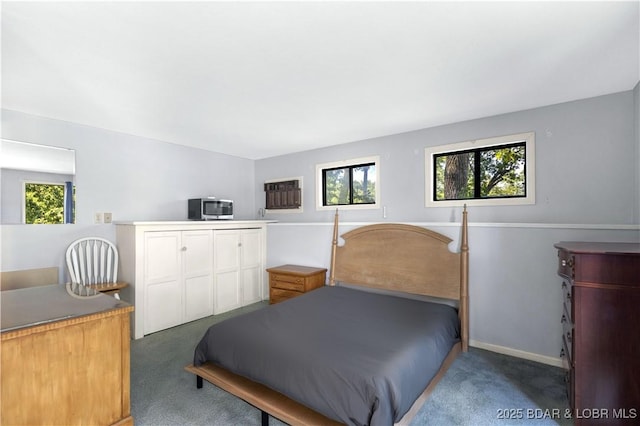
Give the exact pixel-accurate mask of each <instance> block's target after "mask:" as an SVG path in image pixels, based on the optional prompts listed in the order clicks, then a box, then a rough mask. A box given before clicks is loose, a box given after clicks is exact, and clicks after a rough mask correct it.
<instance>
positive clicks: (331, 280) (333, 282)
mask: <svg viewBox="0 0 640 426" xmlns="http://www.w3.org/2000/svg"><path fill="white" fill-rule="evenodd" d="M337 248H338V209H336V214H335V216H334V217H333V241H332V243H331V272H330V273H329V285H331V286H334V285H336V272H335V271H336V249H337Z"/></svg>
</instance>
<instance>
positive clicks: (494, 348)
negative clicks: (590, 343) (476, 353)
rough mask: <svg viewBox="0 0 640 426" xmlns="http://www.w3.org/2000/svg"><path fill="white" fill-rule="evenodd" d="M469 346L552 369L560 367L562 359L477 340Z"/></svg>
mask: <svg viewBox="0 0 640 426" xmlns="http://www.w3.org/2000/svg"><path fill="white" fill-rule="evenodd" d="M469 345H470V346H473V347H474V348H479V349H486V350H488V351H491V352H497V353H499V354H504V355H510V356H515V357H517V358H522V359H528V360H529V361H535V362H540V363H542V364H547V365H552V366H554V367H562V359H561V358H555V357H551V356H546V355H540V354H534V353H533V352H526V351H521V350H519V349H512V348H508V347H506V346H499V345H494V344H491V343H485V342H478V341H477V340H469Z"/></svg>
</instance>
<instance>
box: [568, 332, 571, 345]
mask: <svg viewBox="0 0 640 426" xmlns="http://www.w3.org/2000/svg"><path fill="white" fill-rule="evenodd" d="M567 341H569V342H571V332H570V331H567Z"/></svg>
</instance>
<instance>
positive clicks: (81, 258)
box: [66, 237, 118, 285]
mask: <svg viewBox="0 0 640 426" xmlns="http://www.w3.org/2000/svg"><path fill="white" fill-rule="evenodd" d="M66 258H67V268H68V269H69V275H70V277H71V282H72V283H74V284H82V285H89V284H103V283H115V282H117V280H118V250H117V249H116V246H115V245H114V244H113V243H112V242H111V241H109V240H105V239H104V238H99V237H87V238H80V239H78V240H76V241H74V242H73V243H71V245H70V246H69V248H67V256H66Z"/></svg>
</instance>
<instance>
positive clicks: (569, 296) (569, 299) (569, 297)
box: [567, 292, 571, 302]
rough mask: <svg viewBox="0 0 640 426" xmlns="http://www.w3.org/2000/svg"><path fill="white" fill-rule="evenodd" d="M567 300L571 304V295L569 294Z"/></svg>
mask: <svg viewBox="0 0 640 426" xmlns="http://www.w3.org/2000/svg"><path fill="white" fill-rule="evenodd" d="M567 300H568V301H569V302H571V293H569V292H567Z"/></svg>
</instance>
